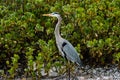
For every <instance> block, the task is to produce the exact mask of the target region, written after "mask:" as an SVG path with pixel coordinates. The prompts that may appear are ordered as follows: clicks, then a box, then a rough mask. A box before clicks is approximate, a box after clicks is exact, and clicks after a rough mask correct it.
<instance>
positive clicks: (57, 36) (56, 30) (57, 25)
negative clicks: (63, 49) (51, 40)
mask: <svg viewBox="0 0 120 80" xmlns="http://www.w3.org/2000/svg"><path fill="white" fill-rule="evenodd" d="M61 20H62V18H58V22H57V24H56V27H55V37H56V39H60V38H61V35H60V25H61Z"/></svg>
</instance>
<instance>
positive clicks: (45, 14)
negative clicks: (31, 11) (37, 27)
mask: <svg viewBox="0 0 120 80" xmlns="http://www.w3.org/2000/svg"><path fill="white" fill-rule="evenodd" d="M43 16H51V14H43Z"/></svg>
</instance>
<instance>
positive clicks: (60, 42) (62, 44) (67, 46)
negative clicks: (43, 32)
mask: <svg viewBox="0 0 120 80" xmlns="http://www.w3.org/2000/svg"><path fill="white" fill-rule="evenodd" d="M43 16H52V17H57V19H58V22H57V24H56V27H55V31H54V34H55V38H56V44H57V47H58V49H59V51H60V53H61V55H62V56H63V57H64V58H67V59H68V60H69V61H71V62H73V63H76V64H78V65H79V66H82V62H81V60H80V58H79V55H78V53H77V51H76V50H75V48H74V47H73V46H72V44H71V43H70V42H69V41H67V40H65V39H63V38H62V37H61V36H60V32H59V28H60V24H61V21H62V18H61V16H60V14H59V13H56V12H53V13H51V14H44V15H43Z"/></svg>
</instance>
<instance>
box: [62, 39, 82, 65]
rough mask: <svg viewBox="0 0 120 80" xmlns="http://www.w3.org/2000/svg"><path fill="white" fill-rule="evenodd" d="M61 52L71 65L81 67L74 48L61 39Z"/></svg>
mask: <svg viewBox="0 0 120 80" xmlns="http://www.w3.org/2000/svg"><path fill="white" fill-rule="evenodd" d="M61 51H62V53H64V55H65V57H66V58H67V59H68V60H70V61H71V62H73V63H77V64H78V65H79V66H82V62H81V60H80V57H79V55H78V53H77V51H76V50H75V48H74V47H73V46H72V44H71V43H70V42H69V41H67V40H65V39H63V42H62V46H61Z"/></svg>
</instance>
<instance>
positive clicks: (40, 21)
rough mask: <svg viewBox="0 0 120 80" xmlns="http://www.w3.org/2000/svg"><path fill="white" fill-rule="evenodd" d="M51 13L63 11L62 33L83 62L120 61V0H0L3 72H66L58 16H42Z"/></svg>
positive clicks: (34, 73) (0, 63)
mask: <svg viewBox="0 0 120 80" xmlns="http://www.w3.org/2000/svg"><path fill="white" fill-rule="evenodd" d="M51 12H59V13H60V14H61V16H62V18H63V23H62V25H61V34H62V36H63V37H64V38H66V39H67V40H69V41H70V42H71V43H72V44H73V45H74V46H75V48H76V49H77V51H78V52H79V53H80V57H81V59H82V61H83V63H84V62H86V63H88V64H89V63H90V64H92V65H100V64H102V65H105V64H106V63H107V64H109V63H116V62H117V63H120V0H1V2H0V69H2V70H4V72H3V71H1V72H0V74H4V73H6V72H8V73H9V74H10V75H11V77H14V76H15V75H18V74H19V73H20V74H23V73H24V75H29V76H30V75H32V76H35V75H36V72H38V73H37V74H39V77H40V76H42V74H41V70H42V69H43V68H44V69H45V72H46V73H48V72H49V70H50V69H51V68H52V67H57V69H58V72H61V71H60V70H59V69H60V68H61V66H62V65H63V64H64V59H63V58H62V57H61V56H59V54H58V53H59V52H58V49H57V48H56V44H55V37H54V28H55V24H56V19H55V18H49V17H43V16H42V14H44V13H51ZM96 63H97V64H96ZM19 69H20V70H19ZM20 74H19V75H20Z"/></svg>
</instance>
